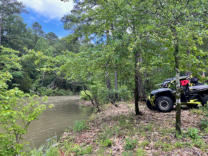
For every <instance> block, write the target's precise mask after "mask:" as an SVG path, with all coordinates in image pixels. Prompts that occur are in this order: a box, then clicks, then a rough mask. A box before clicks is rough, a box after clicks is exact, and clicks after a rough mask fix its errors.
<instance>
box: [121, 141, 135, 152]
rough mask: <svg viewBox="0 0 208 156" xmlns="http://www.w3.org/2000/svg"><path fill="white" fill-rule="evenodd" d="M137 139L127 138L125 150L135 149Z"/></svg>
mask: <svg viewBox="0 0 208 156" xmlns="http://www.w3.org/2000/svg"><path fill="white" fill-rule="evenodd" d="M136 144H137V140H132V139H126V144H125V146H124V149H125V150H133V149H134V148H136Z"/></svg>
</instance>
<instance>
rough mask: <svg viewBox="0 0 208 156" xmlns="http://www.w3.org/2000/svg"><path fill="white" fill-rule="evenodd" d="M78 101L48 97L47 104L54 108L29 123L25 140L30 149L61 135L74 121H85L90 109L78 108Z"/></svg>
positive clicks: (69, 97) (77, 99) (64, 97)
mask: <svg viewBox="0 0 208 156" xmlns="http://www.w3.org/2000/svg"><path fill="white" fill-rule="evenodd" d="M79 100H80V99H79V97H78V96H54V97H49V98H48V102H47V104H54V108H52V109H48V110H47V111H45V112H44V113H43V114H42V115H41V116H40V118H39V119H38V120H35V121H33V122H32V123H31V125H30V127H29V131H28V133H27V135H26V136H25V137H24V138H25V140H26V141H28V142H29V143H30V145H31V146H32V147H39V146H40V145H41V144H44V143H45V142H46V140H47V139H49V138H51V137H54V136H58V137H59V136H60V135H62V134H63V132H64V131H65V130H66V129H67V128H68V127H71V126H72V125H73V124H74V122H75V121H78V120H83V119H86V118H87V117H88V116H89V114H90V112H91V111H90V108H88V107H81V106H79V105H78V102H79Z"/></svg>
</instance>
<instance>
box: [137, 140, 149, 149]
mask: <svg viewBox="0 0 208 156" xmlns="http://www.w3.org/2000/svg"><path fill="white" fill-rule="evenodd" d="M149 144H150V142H149V141H147V140H145V141H143V142H142V143H140V144H139V147H142V148H144V147H146V146H148V145H149Z"/></svg>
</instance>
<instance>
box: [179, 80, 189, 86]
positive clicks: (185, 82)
mask: <svg viewBox="0 0 208 156" xmlns="http://www.w3.org/2000/svg"><path fill="white" fill-rule="evenodd" d="M188 83H189V80H181V86H186V85H187V84H188Z"/></svg>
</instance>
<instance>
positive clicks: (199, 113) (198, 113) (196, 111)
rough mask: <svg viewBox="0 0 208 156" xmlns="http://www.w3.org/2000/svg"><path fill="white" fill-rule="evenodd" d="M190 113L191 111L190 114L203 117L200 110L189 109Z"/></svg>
mask: <svg viewBox="0 0 208 156" xmlns="http://www.w3.org/2000/svg"><path fill="white" fill-rule="evenodd" d="M190 111H191V113H193V114H197V115H203V114H204V112H203V110H202V109H191V110H190Z"/></svg>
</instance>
